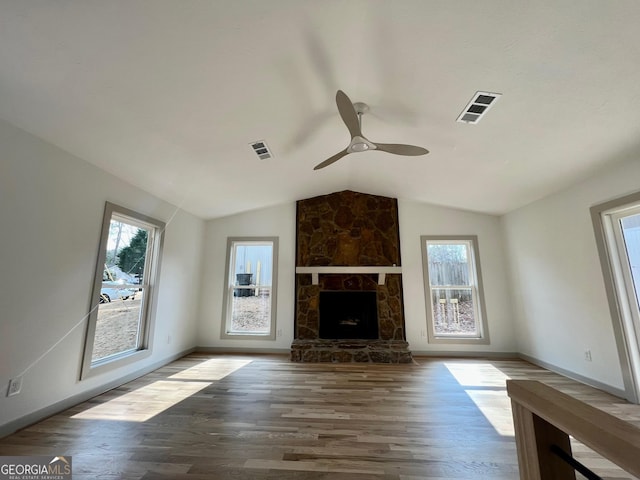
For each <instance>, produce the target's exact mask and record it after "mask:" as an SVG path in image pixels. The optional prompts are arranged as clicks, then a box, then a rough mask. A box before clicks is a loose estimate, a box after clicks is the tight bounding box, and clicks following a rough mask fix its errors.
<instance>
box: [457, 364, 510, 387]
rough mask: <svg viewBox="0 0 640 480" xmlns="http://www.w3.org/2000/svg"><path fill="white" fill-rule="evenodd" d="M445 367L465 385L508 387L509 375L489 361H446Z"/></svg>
mask: <svg viewBox="0 0 640 480" xmlns="http://www.w3.org/2000/svg"><path fill="white" fill-rule="evenodd" d="M444 365H445V367H447V369H448V370H449V372H451V375H453V376H454V378H455V379H456V380H457V381H458V383H459V384H460V385H462V386H463V387H502V388H505V389H506V388H507V380H509V377H508V376H507V375H505V374H504V373H502V372H501V371H500V370H498V369H497V368H496V367H494V366H493V365H491V364H490V363H487V362H461V363H455V362H445V364H444Z"/></svg>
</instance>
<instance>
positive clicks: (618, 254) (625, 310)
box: [591, 192, 640, 404]
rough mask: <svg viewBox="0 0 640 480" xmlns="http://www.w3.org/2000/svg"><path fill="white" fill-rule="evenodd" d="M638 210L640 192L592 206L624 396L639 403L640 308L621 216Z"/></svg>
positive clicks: (639, 206)
mask: <svg viewBox="0 0 640 480" xmlns="http://www.w3.org/2000/svg"><path fill="white" fill-rule="evenodd" d="M638 213H640V192H638V193H634V194H631V195H627V196H625V197H622V198H619V199H615V200H611V201H609V202H606V203H603V204H600V205H596V206H593V207H592V208H591V220H592V223H593V227H594V233H595V237H596V245H597V247H598V254H599V257H600V266H601V268H602V273H603V278H604V283H605V291H606V294H607V300H608V303H609V312H610V314H611V320H612V325H613V332H614V337H615V339H616V345H617V347H618V348H617V349H618V359H619V360H620V366H621V370H622V378H623V383H624V387H625V398H626V400H628V401H629V402H632V403H636V404H637V403H640V345H639V342H640V311H639V309H638V302H637V301H636V298H635V291H634V290H633V281H632V278H631V271H630V269H629V264H628V258H627V252H626V247H625V244H624V238H623V237H622V229H621V228H620V219H621V218H623V217H626V216H629V215H635V214H638Z"/></svg>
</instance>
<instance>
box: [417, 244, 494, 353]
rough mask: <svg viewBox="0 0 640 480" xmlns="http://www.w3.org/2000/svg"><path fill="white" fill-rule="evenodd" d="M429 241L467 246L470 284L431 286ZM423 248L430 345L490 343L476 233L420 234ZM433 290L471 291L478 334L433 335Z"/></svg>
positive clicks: (434, 331)
mask: <svg viewBox="0 0 640 480" xmlns="http://www.w3.org/2000/svg"><path fill="white" fill-rule="evenodd" d="M429 243H437V244H449V245H460V244H464V245H467V250H468V254H469V262H468V265H469V270H470V272H469V279H470V281H471V284H470V285H434V286H433V287H432V286H431V281H430V278H429V259H428V254H427V245H428V244H429ZM420 244H421V247H420V248H421V251H422V272H423V278H424V295H425V306H426V314H427V339H428V342H429V343H433V344H438V343H440V344H489V343H490V340H489V328H488V325H487V313H486V309H485V301H484V288H483V285H482V271H481V269H480V255H479V250H478V236H477V235H422V236H421V237H420ZM433 288H435V289H439V290H442V289H460V288H467V289H470V290H471V297H472V304H473V310H474V318H475V319H476V325H477V334H474V335H461V334H441V333H440V334H436V330H435V321H434V312H433V308H432V306H431V290H432V289H433Z"/></svg>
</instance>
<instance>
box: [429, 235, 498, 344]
mask: <svg viewBox="0 0 640 480" xmlns="http://www.w3.org/2000/svg"><path fill="white" fill-rule="evenodd" d="M420 244H421V250H422V269H423V277H424V291H425V306H426V313H427V338H428V340H429V343H434V344H437V343H443V344H488V343H489V329H488V326H487V314H486V310H485V302H484V291H483V286H482V272H481V270H480V260H479V253H478V237H477V236H476V235H450V236H440V235H438V236H434V235H423V236H421V237H420ZM441 257H442V258H441Z"/></svg>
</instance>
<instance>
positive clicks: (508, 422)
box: [444, 362, 514, 437]
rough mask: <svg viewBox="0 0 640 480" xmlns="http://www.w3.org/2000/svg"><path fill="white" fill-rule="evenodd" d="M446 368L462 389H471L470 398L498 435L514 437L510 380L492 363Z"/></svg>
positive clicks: (463, 363) (457, 364) (469, 363)
mask: <svg viewBox="0 0 640 480" xmlns="http://www.w3.org/2000/svg"><path fill="white" fill-rule="evenodd" d="M444 365H445V367H447V369H448V370H449V372H450V373H451V375H453V377H454V378H455V379H456V380H457V382H458V383H459V384H460V385H461V386H462V387H467V388H465V392H466V394H467V395H469V398H470V399H471V400H472V401H473V403H475V404H476V407H478V410H480V412H482V415H484V417H485V418H486V419H487V421H488V422H489V423H490V424H491V426H492V427H493V428H494V429H495V431H496V432H497V433H498V434H499V435H503V436H510V437H513V436H514V429H513V417H512V414H511V400H510V399H509V397H508V395H507V380H509V376H507V375H505V374H504V373H503V372H502V371H500V370H499V369H497V368H496V367H494V366H493V365H491V364H490V363H489V362H459V363H458V362H445V364H444ZM470 387H471V388H470ZM473 387H475V388H473Z"/></svg>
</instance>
